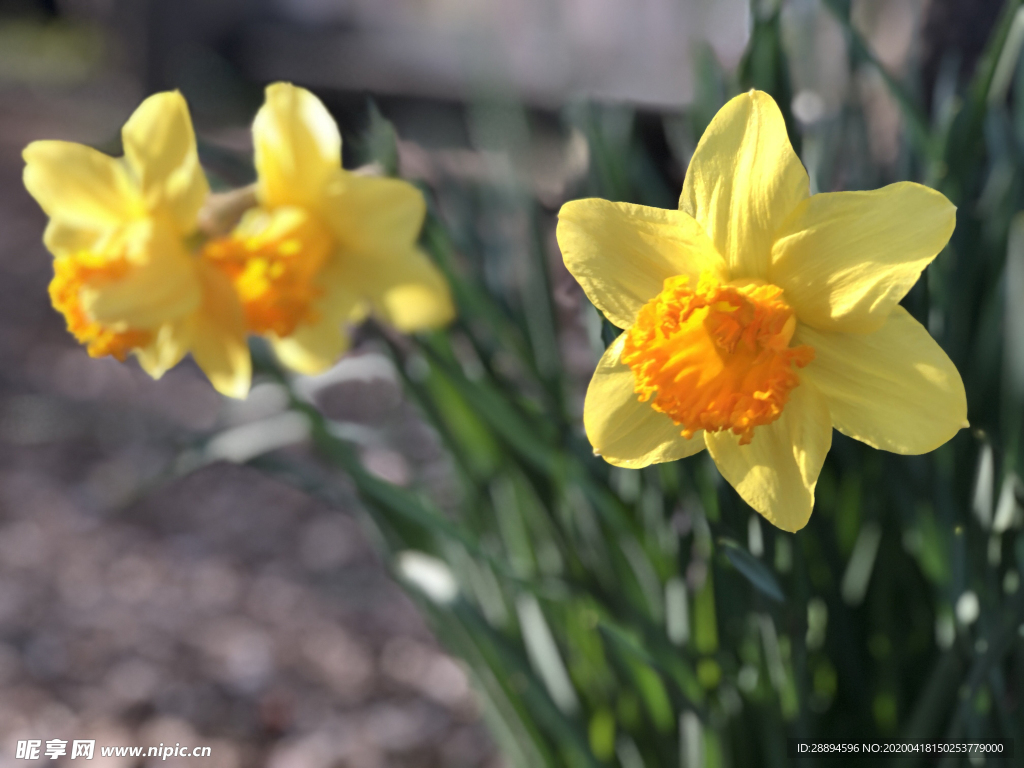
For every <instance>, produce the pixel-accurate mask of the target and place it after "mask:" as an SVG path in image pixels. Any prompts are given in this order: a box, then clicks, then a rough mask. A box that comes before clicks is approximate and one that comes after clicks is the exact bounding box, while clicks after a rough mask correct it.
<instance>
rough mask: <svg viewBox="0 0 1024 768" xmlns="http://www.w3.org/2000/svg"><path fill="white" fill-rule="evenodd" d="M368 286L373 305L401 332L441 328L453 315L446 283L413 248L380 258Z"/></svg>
mask: <svg viewBox="0 0 1024 768" xmlns="http://www.w3.org/2000/svg"><path fill="white" fill-rule="evenodd" d="M378 263H379V266H378V268H377V269H376V270H374V272H373V279H372V280H371V281H369V282H361V283H360V285H362V286H365V287H367V288H368V290H369V292H370V294H369V295H370V299H371V301H372V303H373V307H374V309H375V310H376V311H377V312H379V313H380V314H381V316H382V317H384V319H385V320H387V321H388V322H389V323H390V324H391V325H393V326H394V327H395V328H397V329H398V330H400V331H402V332H403V333H413V332H415V331H422V330H426V329H429V328H440V327H442V326H444V325H447V324H448V323H449V322H451V320H452V318H453V317H455V308H454V306H453V305H452V298H451V293H450V292H449V290H448V283H447V282H446V281H445V279H444V277H443V276H442V275H441V272H440V270H438V268H437V267H435V266H434V264H433V262H431V261H430V259H428V258H427V257H426V255H425V254H424V253H423V252H422V251H420V250H418V249H415V248H411V249H409V250H407V251H406V252H405V253H404V254H401V255H399V254H389V257H388V258H382V259H381V260H380V262H378Z"/></svg>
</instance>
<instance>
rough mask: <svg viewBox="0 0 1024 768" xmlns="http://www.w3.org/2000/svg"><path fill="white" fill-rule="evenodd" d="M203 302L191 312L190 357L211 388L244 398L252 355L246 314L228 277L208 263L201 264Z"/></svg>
mask: <svg viewBox="0 0 1024 768" xmlns="http://www.w3.org/2000/svg"><path fill="white" fill-rule="evenodd" d="M198 271H199V275H200V278H201V280H202V283H203V304H202V307H201V308H200V309H199V311H198V312H196V314H195V315H194V316H193V319H192V323H193V327H192V357H193V358H194V359H195V361H196V364H197V365H198V366H199V367H200V368H201V369H202V370H203V373H205V374H206V376H207V378H208V379H209V380H210V383H211V384H213V387H214V389H216V390H217V391H218V392H220V393H221V394H222V395H227V396H228V397H237V398H244V397H245V396H246V395H247V394H249V385H250V383H251V381H252V359H251V357H250V356H249V346H248V344H247V343H246V340H245V336H246V332H245V317H244V316H243V314H242V307H241V305H240V304H239V303H238V298H237V297H236V295H235V291H234V288H233V287H232V285H231V281H230V280H229V279H228V278H227V276H226V275H224V274H223V273H221V272H220V271H218V270H217V269H216V268H214V267H211V266H210V265H208V264H200V266H199V270H198Z"/></svg>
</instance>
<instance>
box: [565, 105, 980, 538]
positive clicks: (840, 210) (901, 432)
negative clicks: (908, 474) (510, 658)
mask: <svg viewBox="0 0 1024 768" xmlns="http://www.w3.org/2000/svg"><path fill="white" fill-rule="evenodd" d="M954 225H955V208H954V207H953V205H952V204H951V203H950V202H949V201H948V200H947V199H946V198H945V197H944V196H943V195H941V194H940V193H938V192H936V191H934V190H931V189H928V188H927V187H924V186H921V185H919V184H914V183H909V182H901V183H897V184H892V185H890V186H888V187H884V188H882V189H878V190H874V191H870V192H833V193H824V194H817V195H813V196H811V195H810V194H809V184H808V178H807V173H806V172H805V171H804V168H803V166H802V165H801V164H800V161H799V159H798V158H797V156H796V154H795V153H794V152H793V149H792V147H791V146H790V143H789V139H788V137H787V134H786V126H785V123H784V121H783V118H782V115H781V113H780V112H779V109H778V107H777V106H776V104H775V102H774V101H773V100H772V99H771V97H770V96H768V95H767V94H765V93H761V92H758V91H751V92H750V93H747V94H744V95H741V96H737V97H736V98H734V99H732V100H731V101H730V102H729V103H728V104H726V105H725V106H724V107H723V108H722V109H721V111H719V113H718V114H717V115H716V116H715V119H714V120H713V121H712V123H711V125H710V126H708V129H707V131H706V132H705V133H704V136H703V137H702V138H701V141H700V143H699V144H698V146H697V149H696V151H695V153H694V155H693V159H692V161H691V163H690V167H689V169H688V170H687V174H686V180H685V182H684V185H683V192H682V196H681V197H680V201H679V210H678V211H672V210H662V209H657V208H648V207H644V206H639V205H629V204H625V203H612V202H608V201H605V200H598V199H589V200H577V201H574V202H570V203H567V204H566V205H565V206H563V207H562V210H561V213H560V214H559V223H558V232H557V236H558V243H559V246H560V247H561V250H562V254H563V256H564V259H565V264H566V266H567V267H568V268H569V271H570V272H572V274H573V275H574V276H575V278H576V279H577V280H578V281H579V283H580V284H581V285H582V286H583V289H584V291H586V293H587V295H588V296H589V297H590V300H591V301H592V302H593V303H594V304H595V306H597V308H598V309H600V310H601V311H602V312H603V313H604V314H605V316H606V317H607V318H608V319H609V320H610V321H611V322H612V323H614V324H615V325H617V326H619V327H620V328H623V329H626V330H625V332H624V333H623V334H622V335H620V336H619V337H618V339H617V340H616V341H615V342H614V343H613V344H612V345H611V346H610V347H609V348H608V349H607V351H606V352H605V353H604V356H603V357H602V358H601V361H600V363H599V364H598V366H597V370H596V372H595V373H594V377H593V379H592V381H591V383H590V387H589V389H588V391H587V396H586V401H585V405H584V416H583V420H584V427H585V429H586V432H587V435H588V436H589V438H590V441H591V443H592V445H593V446H594V450H595V452H596V453H598V454H600V455H601V456H603V457H604V458H605V459H606V460H607V461H608V462H610V463H612V464H615V465H617V466H622V467H634V468H635V467H644V466H647V465H649V464H652V463H655V462H663V461H672V460H675V459H680V458H683V457H686V456H690V455H692V454H695V453H697V452H698V451H700V450H702V449H704V448H705V447H706V448H707V449H708V450H709V452H710V454H711V457H712V458H713V459H714V461H715V463H716V464H717V465H718V468H719V470H720V471H721V473H722V475H723V476H724V477H725V479H726V480H727V481H728V482H729V483H730V484H732V486H733V487H734V488H735V489H736V490H737V491H738V492H739V494H740V496H741V497H742V498H743V499H744V500H745V501H746V502H747V503H748V504H750V506H752V507H753V508H754V509H756V510H757V511H758V512H760V513H761V514H762V515H764V516H765V517H766V518H767V519H768V520H769V521H770V522H772V523H773V524H775V525H776V526H778V527H779V528H782V529H783V530H787V531H796V530H799V529H800V528H802V527H803V526H804V525H806V524H807V520H808V519H809V517H810V514H811V509H812V507H813V505H814V487H815V484H816V483H817V479H818V475H819V473H820V471H821V467H822V464H823V462H824V460H825V455H826V453H828V450H829V448H830V446H831V443H832V428H833V427H835V428H836V429H838V430H839V431H840V432H842V433H844V434H846V435H849V436H850V437H852V438H855V439H857V440H860V441H862V442H864V443H867V444H868V445H871V446H873V447H875V448H880V449H883V450H888V451H894V452H896V453H904V454H918V453H925V452H927V451H931V450H933V449H935V448H937V447H938V446H940V445H942V444H943V443H945V442H946V441H947V440H949V439H950V438H951V437H952V436H953V435H954V434H956V432H957V431H958V430H959V429H960V428H962V427H964V426H966V425H967V419H966V416H967V403H966V397H965V394H964V386H963V382H962V381H961V379H960V375H959V373H958V372H957V370H956V368H955V367H954V366H953V363H952V362H951V361H950V360H949V358H948V357H947V356H946V354H945V353H944V352H943V351H942V349H941V348H940V347H939V345H938V344H937V343H936V342H935V341H934V340H933V339H932V338H931V336H929V334H928V332H927V331H926V330H925V329H924V327H922V326H921V324H920V323H918V322H917V321H916V320H914V319H913V318H912V317H911V316H910V314H909V313H908V312H907V311H906V310H905V309H903V308H902V307H901V306H899V301H900V300H901V299H902V298H903V297H904V296H905V295H906V294H907V292H908V291H909V290H910V288H911V287H912V286H913V285H914V283H915V282H916V281H917V279H918V277H919V276H920V274H921V272H922V270H923V269H924V268H925V267H926V266H927V265H928V264H929V262H931V260H932V259H933V258H935V256H936V255H937V254H938V253H939V251H941V250H942V248H943V247H944V246H945V245H946V243H947V241H948V240H949V238H950V236H951V235H952V232H953V228H954Z"/></svg>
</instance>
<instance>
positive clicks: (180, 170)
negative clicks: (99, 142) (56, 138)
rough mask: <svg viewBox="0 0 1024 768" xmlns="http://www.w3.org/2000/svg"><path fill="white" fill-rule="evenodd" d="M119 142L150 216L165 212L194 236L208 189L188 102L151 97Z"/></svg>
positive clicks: (178, 96)
mask: <svg viewBox="0 0 1024 768" xmlns="http://www.w3.org/2000/svg"><path fill="white" fill-rule="evenodd" d="M121 140H122V142H123V143H124V155H125V162H126V163H127V164H128V167H129V168H130V169H131V171H132V172H133V173H134V174H135V178H136V179H137V180H138V183H139V187H140V189H141V190H142V196H143V199H144V200H145V204H146V208H147V210H148V211H149V212H150V213H152V214H156V213H162V212H167V213H168V214H169V215H170V216H171V218H172V220H173V221H174V222H175V224H176V225H177V227H178V230H179V231H180V232H182V233H184V234H188V233H190V232H191V231H192V230H194V229H195V226H196V217H197V216H198V214H199V209H200V208H201V207H202V205H203V202H204V201H205V200H206V197H207V195H208V194H209V193H210V188H209V185H208V184H207V182H206V175H205V174H204V173H203V169H202V168H201V167H200V165H199V155H198V153H197V152H196V136H195V132H194V131H193V130H192V119H191V117H189V112H188V105H187V104H186V103H185V99H184V97H183V96H182V95H181V94H180V93H178V92H177V91H169V92H166V93H158V94H155V95H153V96H150V97H149V98H148V99H146V100H145V101H144V102H142V104H140V105H139V108H138V109H136V110H135V112H134V114H132V116H131V117H130V118H129V120H128V122H127V123H125V126H124V128H123V129H122V130H121Z"/></svg>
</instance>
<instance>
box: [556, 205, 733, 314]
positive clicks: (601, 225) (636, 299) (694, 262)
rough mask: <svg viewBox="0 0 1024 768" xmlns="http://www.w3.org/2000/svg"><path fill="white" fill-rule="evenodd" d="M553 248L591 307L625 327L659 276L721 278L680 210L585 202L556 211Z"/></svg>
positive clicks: (698, 231)
mask: <svg viewBox="0 0 1024 768" xmlns="http://www.w3.org/2000/svg"><path fill="white" fill-rule="evenodd" d="M556 235H557V238H558V247H559V248H560V249H561V251H562V258H563V259H564V260H565V266H566V267H567V268H568V270H569V271H570V272H571V273H572V276H573V277H575V278H576V280H577V281H578V282H579V284H580V285H581V286H582V287H583V290H584V291H585V292H586V294H587V296H588V297H589V298H590V300H591V302H593V304H594V306H595V307H597V308H598V309H600V310H601V311H602V312H603V313H604V314H605V316H606V317H607V318H608V320H609V321H610V322H612V323H614V324H615V325H617V326H619V327H620V328H627V327H629V326H630V325H632V324H633V321H634V320H635V319H636V313H637V312H638V311H639V310H640V307H642V306H643V305H644V304H645V303H647V301H648V300H650V299H651V298H653V297H654V296H656V295H657V294H658V293H660V292H661V289H662V284H663V283H664V282H665V278H667V277H674V276H676V275H690V276H691V278H692V279H693V281H694V285H696V280H697V278H699V277H700V274H701V272H705V271H707V272H711V273H713V274H714V275H715V277H719V278H722V277H724V274H725V262H724V261H722V258H721V257H720V256H719V255H718V253H716V252H715V249H714V246H713V245H712V244H711V241H710V240H708V237H707V235H706V234H705V233H704V231H703V229H702V228H701V226H700V225H699V224H698V223H697V222H696V221H694V219H693V218H692V217H690V216H689V215H687V214H685V213H682V212H681V211H666V210H663V209H661V208H648V207H647V206H643V205H630V204H629V203H612V202H608V201H607V200H599V199H596V198H591V199H587V200H573V201H572V202H569V203H566V204H565V205H563V206H562V210H561V211H559V213H558V229H557V231H556Z"/></svg>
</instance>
